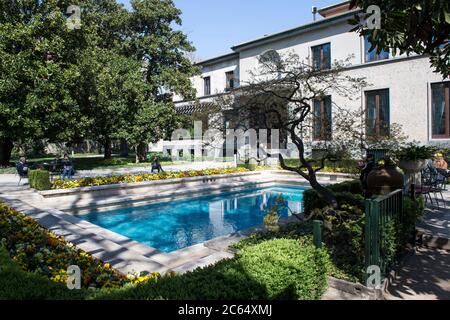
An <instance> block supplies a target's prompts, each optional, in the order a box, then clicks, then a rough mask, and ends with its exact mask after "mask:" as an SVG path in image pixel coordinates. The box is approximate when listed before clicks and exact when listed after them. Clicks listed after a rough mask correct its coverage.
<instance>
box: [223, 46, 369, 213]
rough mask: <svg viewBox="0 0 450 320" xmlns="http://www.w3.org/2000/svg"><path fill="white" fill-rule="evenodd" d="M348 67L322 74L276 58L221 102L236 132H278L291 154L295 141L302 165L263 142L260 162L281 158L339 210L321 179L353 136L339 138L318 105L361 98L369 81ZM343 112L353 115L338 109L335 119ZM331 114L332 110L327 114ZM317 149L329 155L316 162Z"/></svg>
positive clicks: (337, 65) (339, 64) (289, 58)
mask: <svg viewBox="0 0 450 320" xmlns="http://www.w3.org/2000/svg"><path fill="white" fill-rule="evenodd" d="M348 64H349V59H347V60H346V61H335V62H334V63H333V65H332V66H331V68H329V69H325V70H319V69H317V68H315V67H314V66H312V65H310V64H309V62H308V61H304V60H302V59H301V58H300V57H299V56H298V55H296V54H294V53H287V54H284V55H273V57H269V58H264V59H260V63H259V67H258V68H256V69H255V70H253V71H251V72H250V75H251V76H250V81H248V82H247V83H245V85H243V86H242V87H241V88H240V89H238V90H236V91H235V92H234V94H232V95H230V96H224V97H220V98H217V101H216V103H215V104H216V105H217V106H221V110H222V111H223V110H227V113H228V119H227V120H228V122H229V124H232V127H231V128H233V129H236V128H243V129H255V130H257V129H278V130H279V133H280V134H279V138H280V141H279V145H280V146H281V147H282V148H283V147H284V148H286V147H287V143H288V142H289V141H290V142H291V143H292V144H293V146H294V148H293V150H291V151H295V152H296V153H297V160H298V164H297V165H290V164H288V162H287V161H285V160H286V159H285V158H286V155H285V154H283V153H280V152H277V151H276V150H275V151H274V150H273V149H272V147H269V146H268V145H266V146H264V145H263V144H265V142H264V141H262V142H261V141H258V145H257V150H256V151H257V152H258V156H262V157H264V156H265V155H266V154H267V155H268V156H271V157H278V158H279V161H280V165H281V167H282V168H283V169H285V170H288V171H291V172H295V173H297V174H298V175H299V176H301V177H302V178H304V179H305V180H307V181H308V182H309V184H310V185H311V187H312V188H313V189H315V190H316V191H317V192H318V193H319V195H321V197H322V198H323V199H324V200H325V201H326V202H327V203H328V204H329V205H330V206H333V207H337V205H338V203H337V201H336V198H335V196H334V194H333V193H332V192H331V191H330V190H329V189H327V188H325V187H324V186H322V185H321V183H320V182H319V180H318V178H317V173H318V172H319V171H321V170H322V169H323V168H324V167H325V164H326V161H327V160H329V159H331V158H334V157H335V155H336V153H337V152H338V151H340V150H339V148H340V147H341V146H342V143H341V142H342V141H339V140H338V138H339V137H342V136H344V139H347V138H348V137H349V135H340V136H339V135H335V134H333V132H334V131H335V129H336V127H335V124H330V123H328V122H327V120H326V117H324V115H325V114H322V115H318V114H316V112H317V111H318V109H315V108H314V105H315V103H316V102H319V103H320V102H321V101H324V99H325V98H326V97H327V96H329V95H332V96H333V97H337V96H340V97H343V98H346V99H348V100H354V99H357V98H358V97H359V93H360V90H361V88H362V87H363V86H366V82H365V80H364V79H363V78H355V77H351V76H349V75H348V74H346V72H345V67H346V66H347V65H348ZM336 100H337V99H336ZM340 109H342V110H346V109H351V106H348V105H341V106H339V105H337V104H335V103H334V104H333V106H332V110H333V113H339V112H340ZM328 112H331V110H328V111H326V112H325V113H328ZM222 123H223V121H222ZM319 124H320V126H319ZM319 127H320V128H321V129H323V130H320V132H316V134H314V130H315V129H314V128H319ZM231 128H230V129H231ZM340 129H343V128H340ZM352 130H353V129H352ZM250 140H251V139H250ZM269 140H271V139H270V137H269ZM316 140H319V141H316ZM311 147H313V148H318V149H321V150H324V151H325V152H323V153H322V155H321V156H320V157H319V158H318V159H311V158H310V157H309V156H308V154H309V149H311ZM275 149H277V148H275ZM255 153H256V152H255V151H253V154H255Z"/></svg>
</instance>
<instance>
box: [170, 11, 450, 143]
mask: <svg viewBox="0 0 450 320" xmlns="http://www.w3.org/2000/svg"><path fill="white" fill-rule="evenodd" d="M352 14H353V13H352V12H343V13H339V14H337V15H333V16H328V15H327V17H326V18H324V19H322V20H319V21H316V22H313V23H310V24H307V25H303V26H300V27H298V28H294V29H292V30H286V31H283V32H280V33H277V34H273V35H268V36H265V37H263V38H260V39H256V40H253V41H250V42H247V43H243V44H239V45H236V46H234V47H232V50H233V53H231V54H227V55H225V56H222V57H217V58H214V59H210V60H207V61H204V62H201V63H199V66H200V67H201V69H202V74H201V75H200V76H197V77H194V78H193V79H192V83H193V86H194V87H195V89H196V90H197V98H198V99H199V101H207V100H208V99H210V98H211V97H214V96H215V95H217V94H223V93H225V92H226V90H225V88H226V73H227V72H229V71H233V72H234V77H235V87H238V86H239V85H245V83H246V82H247V81H249V80H250V71H251V70H255V69H256V68H257V67H258V63H259V57H260V56H261V54H263V53H264V52H267V51H268V50H275V51H277V52H278V53H279V54H280V55H283V54H286V53H289V52H290V53H295V54H297V55H298V56H299V57H300V58H301V59H304V60H307V59H309V61H310V62H311V55H312V54H311V52H312V51H311V48H312V47H313V46H317V45H322V44H326V43H329V44H330V51H331V62H333V61H335V60H338V61H339V60H345V59H347V58H349V57H351V58H350V60H349V61H350V63H351V66H349V68H347V69H346V71H345V73H347V74H348V75H350V76H354V77H364V78H365V79H366V82H367V83H368V85H367V87H365V88H363V89H362V90H361V93H360V95H359V97H354V98H355V99H353V100H349V99H347V98H342V97H340V96H339V95H334V94H333V93H331V96H332V99H333V103H336V104H337V105H339V106H341V107H348V108H350V109H358V108H359V109H360V110H364V108H365V101H364V99H365V92H366V91H370V90H378V89H389V102H390V103H389V108H390V110H389V112H390V123H391V124H394V123H395V124H399V125H401V126H402V128H403V132H404V133H405V134H406V135H407V136H408V138H409V140H415V141H420V142H422V143H427V144H428V143H439V144H449V145H450V136H449V137H448V138H439V139H437V138H434V137H433V134H432V130H431V126H432V115H431V109H432V106H431V96H432V94H431V84H433V83H441V82H448V81H450V79H443V78H442V76H441V75H440V74H438V73H434V72H433V69H432V68H431V66H430V61H429V58H428V57H425V56H410V57H407V56H393V55H392V54H390V56H389V59H384V60H379V61H372V62H366V61H365V54H366V51H367V49H368V48H366V47H365V43H364V39H363V38H362V37H360V36H359V34H357V33H356V32H350V30H351V29H352V26H350V25H349V24H348V22H347V21H348V19H349V18H350V17H351V16H352ZM205 77H210V82H211V92H210V96H209V97H205V94H204V93H205V92H204V78H205ZM175 102H176V107H180V106H183V105H186V104H188V103H190V102H188V101H179V100H175Z"/></svg>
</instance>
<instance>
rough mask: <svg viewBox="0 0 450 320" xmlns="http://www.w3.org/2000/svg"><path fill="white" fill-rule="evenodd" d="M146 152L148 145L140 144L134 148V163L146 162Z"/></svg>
mask: <svg viewBox="0 0 450 320" xmlns="http://www.w3.org/2000/svg"><path fill="white" fill-rule="evenodd" d="M147 150H148V145H147V144H146V143H144V142H141V143H139V144H138V145H137V147H136V163H141V162H145V161H147Z"/></svg>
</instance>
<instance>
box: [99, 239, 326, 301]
mask: <svg viewBox="0 0 450 320" xmlns="http://www.w3.org/2000/svg"><path fill="white" fill-rule="evenodd" d="M330 265H331V262H330V260H329V257H328V254H327V253H326V250H324V249H317V248H315V247H314V246H313V245H305V244H302V243H300V242H299V241H297V240H289V239H273V240H269V241H264V242H262V243H260V244H257V245H254V246H248V247H246V248H245V249H243V250H242V252H240V253H239V254H238V255H237V256H236V257H235V258H233V259H231V260H224V261H221V262H219V263H217V264H216V265H213V266H209V267H206V268H199V269H197V270H194V271H192V272H188V273H186V274H183V275H175V276H168V277H163V278H160V279H159V280H158V282H156V283H150V282H149V283H146V284H143V285H139V286H135V287H133V288H124V289H122V290H114V291H112V292H108V293H106V294H105V293H103V294H102V293H100V294H99V295H97V297H96V298H97V299H105V298H107V299H133V300H134V299H169V300H174V299H175V300H243V299H245V300H248V299H250V300H266V299H295V300H297V299H302V300H313V299H320V298H321V297H322V295H323V293H324V291H325V290H326V288H327V274H328V270H329V268H330Z"/></svg>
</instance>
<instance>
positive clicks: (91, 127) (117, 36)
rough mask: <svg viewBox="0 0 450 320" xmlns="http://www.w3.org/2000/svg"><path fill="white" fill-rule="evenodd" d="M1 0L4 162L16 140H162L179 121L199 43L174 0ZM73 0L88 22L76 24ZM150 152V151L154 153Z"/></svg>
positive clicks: (0, 149) (0, 144)
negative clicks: (180, 99)
mask: <svg viewBox="0 0 450 320" xmlns="http://www.w3.org/2000/svg"><path fill="white" fill-rule="evenodd" d="M131 4H132V8H133V10H131V11H127V10H126V9H125V8H124V7H123V6H121V5H120V4H119V3H118V2H117V1H116V0H104V1H97V0H74V1H70V2H68V1H67V0H55V1H10V0H0V12H1V14H0V60H1V61H2V64H1V65H0V161H1V163H0V165H8V164H9V159H10V156H11V150H12V147H13V144H15V145H24V144H27V143H29V142H30V141H36V140H38V139H45V140H47V141H50V142H73V141H80V140H83V139H86V138H93V139H94V140H97V141H99V142H101V143H103V144H104V146H105V156H106V157H107V158H109V157H110V145H111V139H113V138H121V139H126V140H128V142H129V143H130V144H131V145H132V146H137V145H145V143H148V142H154V141H156V140H158V139H160V138H162V137H164V136H165V135H167V134H169V133H170V130H173V129H174V128H176V127H177V126H178V119H177V117H176V113H175V109H174V105H173V103H172V101H171V97H172V95H173V94H174V93H175V92H176V93H177V94H180V95H183V96H186V97H192V96H193V95H194V90H193V89H192V87H191V83H190V81H189V78H190V77H191V76H192V75H194V74H195V73H196V72H197V71H198V69H197V68H196V67H195V66H194V65H193V64H192V63H191V62H190V60H189V59H188V58H187V57H186V53H189V52H192V51H193V50H194V48H193V46H192V45H191V44H190V43H189V41H188V40H187V37H186V35H185V34H183V33H182V32H181V31H179V30H175V28H174V26H175V25H177V24H178V25H179V24H181V19H180V15H181V12H180V10H179V9H177V8H176V7H175V5H174V3H173V1H160V0H134V1H132V3H131ZM69 5H79V6H80V7H81V8H82V25H81V29H74V30H71V29H70V28H68V27H67V17H66V12H65V11H66V9H67V7H68V6H69ZM143 158H145V155H144V157H143Z"/></svg>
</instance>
